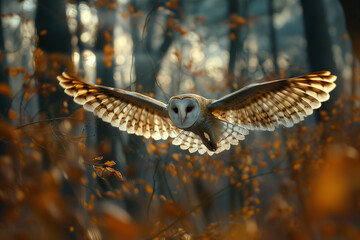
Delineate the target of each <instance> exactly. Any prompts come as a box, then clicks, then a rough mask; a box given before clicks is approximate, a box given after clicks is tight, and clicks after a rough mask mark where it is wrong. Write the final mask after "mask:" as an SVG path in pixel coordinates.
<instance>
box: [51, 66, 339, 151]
mask: <svg viewBox="0 0 360 240" xmlns="http://www.w3.org/2000/svg"><path fill="white" fill-rule="evenodd" d="M58 80H59V82H60V85H61V86H62V87H63V88H65V92H66V93H67V94H68V95H70V96H72V97H74V101H75V102H76V103H79V104H81V105H83V106H84V108H85V109H86V110H88V111H92V112H94V114H95V115H96V116H98V117H100V118H102V120H103V121H105V122H109V123H111V125H112V126H114V127H118V128H119V129H120V130H122V131H127V132H128V133H129V134H136V135H139V136H144V137H145V138H150V137H151V138H153V139H155V140H158V139H164V140H165V139H167V138H169V137H171V138H174V140H173V142H172V143H173V144H174V145H179V146H180V148H181V149H184V150H185V149H188V150H189V151H190V152H191V153H192V152H196V151H198V152H199V153H200V154H204V153H205V152H207V153H208V154H210V155H212V154H214V153H220V152H222V151H224V150H228V149H229V148H230V146H231V145H237V144H238V143H239V141H241V140H244V139H245V135H247V134H248V133H249V131H248V130H268V131H273V130H274V129H275V127H278V126H279V125H284V126H285V127H291V126H293V125H294V124H295V123H298V122H300V121H302V120H304V118H305V117H306V116H308V115H310V114H312V112H313V109H317V108H319V107H320V106H321V102H324V101H326V100H328V99H329V92H330V91H332V90H333V89H334V88H335V83H334V81H335V80H336V76H334V75H330V72H328V71H323V72H316V73H311V74H308V75H304V76H301V77H297V78H289V79H282V80H274V81H269V82H265V83H259V84H253V85H250V86H247V87H244V88H242V89H240V90H237V91H235V92H233V93H231V94H228V95H226V96H224V97H223V98H220V99H218V100H214V99H207V98H204V97H202V96H200V95H197V94H182V95H178V96H173V97H171V98H170V100H169V103H168V104H167V105H166V104H164V103H162V102H160V101H157V100H155V99H153V98H151V97H148V96H145V95H142V94H140V93H136V92H130V91H125V90H122V89H114V88H109V87H104V86H99V85H95V84H89V83H86V82H83V81H81V80H79V79H78V78H76V77H72V76H70V75H69V74H67V73H63V75H62V76H58Z"/></svg>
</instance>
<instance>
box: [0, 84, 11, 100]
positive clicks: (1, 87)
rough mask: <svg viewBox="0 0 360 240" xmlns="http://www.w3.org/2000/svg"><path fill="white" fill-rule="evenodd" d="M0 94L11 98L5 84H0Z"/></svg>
mask: <svg viewBox="0 0 360 240" xmlns="http://www.w3.org/2000/svg"><path fill="white" fill-rule="evenodd" d="M0 94H2V95H7V96H9V97H11V96H12V91H11V88H10V86H9V85H8V84H6V83H0Z"/></svg>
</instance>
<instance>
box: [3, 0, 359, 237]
mask: <svg viewBox="0 0 360 240" xmlns="http://www.w3.org/2000/svg"><path fill="white" fill-rule="evenodd" d="M0 7H1V11H0V12H1V18H0V20H1V24H0V26H1V29H0V69H1V71H0V117H1V122H0V166H1V167H0V238H1V239H48V238H49V237H51V239H360V175H359V172H360V156H359V149H360V131H359V122H360V108H359V106H360V104H359V100H360V96H359V82H360V69H359V59H360V30H359V26H360V2H359V1H351V0H317V1H311V0H300V1H299V0H226V1H224V0H223V1H220V0H206V1H205V0H203V1H201V0H193V1H190V0H168V1H165V0H156V1H150V0H118V1H115V0H83V1H80V0H79V1H77V0H69V1H66V0H51V1H49V0H38V1H35V0H18V1H14V0H2V1H1V4H0ZM322 70H329V71H331V72H332V73H333V74H335V75H337V76H338V80H337V81H336V84H337V87H336V89H335V90H334V91H333V92H331V99H330V100H329V101H328V102H326V103H324V104H323V106H322V108H321V109H319V110H316V111H315V113H314V114H313V115H312V116H310V117H308V118H307V119H306V120H305V121H304V122H303V123H301V124H298V125H297V126H294V127H293V128H290V129H287V128H279V129H277V130H276V131H275V132H252V133H251V134H250V135H248V136H247V138H246V139H245V141H243V142H241V144H240V145H239V146H236V147H232V148H231V149H230V150H229V151H227V152H224V153H222V154H220V155H216V156H211V157H210V156H207V155H204V156H200V155H197V154H189V153H188V152H187V151H182V150H180V149H179V148H178V147H177V146H173V145H171V143H170V142H169V141H163V142H161V141H160V142H159V141H153V140H145V139H143V138H141V137H137V136H134V135H128V134H127V133H124V132H120V131H118V130H116V129H115V128H112V127H111V126H110V125H109V124H106V123H103V122H101V120H98V119H95V117H94V116H93V115H92V114H91V113H88V112H85V111H84V110H83V109H82V108H81V107H80V106H79V105H76V104H74V103H73V101H72V99H71V98H70V97H69V96H67V95H66V94H65V93H64V92H63V89H61V88H60V87H59V85H58V83H57V81H56V76H57V75H59V74H61V72H62V71H68V72H72V73H78V74H79V76H81V77H82V78H84V80H86V81H89V82H93V83H97V84H102V85H106V86H112V87H118V88H122V89H128V90H134V91H138V92H142V93H145V94H147V95H149V96H153V97H155V98H156V99H158V100H161V101H164V102H167V100H168V99H169V97H170V96H172V95H175V94H179V93H185V92H191V93H199V94H201V95H203V96H205V97H208V98H219V97H221V96H223V95H225V94H227V93H229V92H231V91H234V90H236V89H239V88H241V87H243V86H246V85H248V84H251V83H255V82H263V81H269V80H273V79H278V78H284V77H293V76H298V75H302V74H305V73H309V72H312V71H322Z"/></svg>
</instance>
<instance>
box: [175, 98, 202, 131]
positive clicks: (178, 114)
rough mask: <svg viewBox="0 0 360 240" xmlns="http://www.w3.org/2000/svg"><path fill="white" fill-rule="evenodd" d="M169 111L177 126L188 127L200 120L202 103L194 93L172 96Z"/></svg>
mask: <svg viewBox="0 0 360 240" xmlns="http://www.w3.org/2000/svg"><path fill="white" fill-rule="evenodd" d="M168 112H169V116H170V119H171V121H172V122H173V123H174V125H175V126H176V127H178V128H181V129H186V128H189V127H191V126H192V125H194V123H195V122H196V121H197V120H198V118H199V115H200V104H199V101H198V99H197V98H195V97H194V96H193V94H183V95H178V96H174V97H172V98H170V100H169V104H168Z"/></svg>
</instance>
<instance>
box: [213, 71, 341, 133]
mask: <svg viewBox="0 0 360 240" xmlns="http://www.w3.org/2000/svg"><path fill="white" fill-rule="evenodd" d="M335 80H336V76H334V75H331V74H330V72H329V71H323V72H315V73H311V74H307V75H304V76H301V77H296V78H289V79H282V80H275V81H270V82H265V83H259V84H254V85H250V86H247V87H244V88H242V89H240V90H238V91H236V92H233V93H231V94H229V95H227V96H224V97H223V98H220V99H218V100H216V101H214V102H212V103H211V104H209V106H208V108H209V111H210V112H211V113H212V114H213V115H214V116H215V117H216V118H218V119H221V120H224V121H227V122H230V123H232V124H236V125H238V126H241V127H244V128H247V129H249V130H269V131H272V130H274V128H275V127H277V126H279V125H284V126H286V127H291V126H293V125H294V124H295V123H298V122H300V121H302V120H304V118H305V117H306V116H308V115H310V114H312V113H313V109H317V108H319V107H320V106H321V102H324V101H326V100H328V99H329V98H330V95H329V92H330V91H332V90H333V89H334V88H335V86H336V85H335V83H334V81H335Z"/></svg>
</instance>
